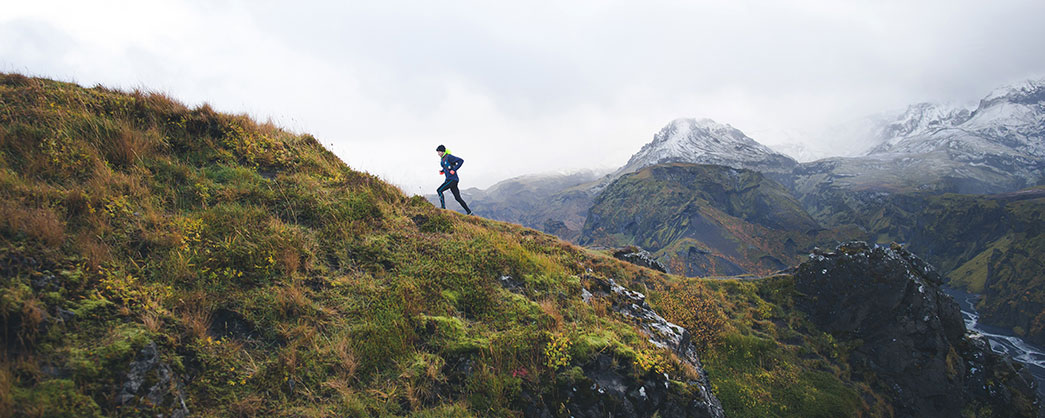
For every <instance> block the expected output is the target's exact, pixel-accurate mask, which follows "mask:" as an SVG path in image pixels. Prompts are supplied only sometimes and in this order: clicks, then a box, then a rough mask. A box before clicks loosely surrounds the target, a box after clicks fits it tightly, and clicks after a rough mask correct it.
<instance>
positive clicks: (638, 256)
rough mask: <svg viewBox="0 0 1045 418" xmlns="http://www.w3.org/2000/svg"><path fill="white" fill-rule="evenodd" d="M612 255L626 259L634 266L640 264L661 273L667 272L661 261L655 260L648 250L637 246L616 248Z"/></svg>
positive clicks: (622, 259) (619, 258)
mask: <svg viewBox="0 0 1045 418" xmlns="http://www.w3.org/2000/svg"><path fill="white" fill-rule="evenodd" d="M613 257H614V258H616V259H618V260H621V261H627V262H629V263H631V264H634V265H636V266H642V267H645V268H648V269H653V270H656V271H659V272H661V273H667V272H668V269H667V267H664V264H663V263H661V262H660V261H657V259H656V258H653V254H650V252H649V251H646V250H643V249H641V248H638V247H627V248H623V249H620V250H617V251H615V252H614V253H613Z"/></svg>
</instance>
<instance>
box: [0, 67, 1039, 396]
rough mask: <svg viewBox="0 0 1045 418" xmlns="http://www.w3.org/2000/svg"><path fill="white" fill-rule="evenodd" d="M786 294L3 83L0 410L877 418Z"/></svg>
mask: <svg viewBox="0 0 1045 418" xmlns="http://www.w3.org/2000/svg"><path fill="white" fill-rule="evenodd" d="M795 283H796V279H795V278H794V277H792V276H780V277H776V278H773V279H770V280H759V281H743V280H721V281H709V280H701V279H687V278H682V277H677V276H670V275H666V274H662V273H658V272H654V271H652V270H648V269H644V268H639V267H636V266H633V265H630V264H626V263H623V262H621V261H618V260H616V259H613V258H612V257H609V256H608V255H606V254H603V253H599V252H594V251H590V250H586V249H583V248H580V247H576V246H573V245H571V244H569V243H565V242H563V241H560V240H558V239H556V238H554V237H552V236H550V235H545V234H542V233H539V232H536V231H533V230H530V229H526V228H522V227H519V226H516V225H511V224H506V223H500V222H494V221H489V220H485V219H482V218H477V217H466V216H461V215H459V214H456V213H453V212H450V211H442V210H439V209H436V208H435V207H433V206H432V205H431V204H429V203H428V202H426V201H425V200H424V198H423V197H420V196H414V197H407V196H405V195H403V194H402V192H401V191H400V190H398V189H396V188H395V187H393V186H390V185H389V184H387V183H385V182H383V181H381V180H380V179H378V178H375V177H374V176H372V175H369V174H365V173H360V172H357V171H354V170H352V169H351V168H349V167H347V166H346V165H344V164H343V163H342V162H341V161H340V160H338V159H337V158H336V157H335V156H334V155H333V154H331V153H330V152H329V151H327V150H325V149H324V148H323V147H322V146H320V144H319V142H318V141H316V139H314V138H312V137H311V136H309V135H298V134H293V133H289V132H285V131H283V130H280V129H279V128H277V127H274V126H271V125H268V124H258V123H256V122H254V121H252V120H250V119H249V118H247V117H244V116H235V115H227V114H220V113H217V112H214V111H213V110H212V109H210V108H209V107H208V106H206V105H204V106H201V107H198V108H193V109H190V108H187V107H185V106H184V105H181V104H179V103H177V102H175V101H173V100H171V99H169V98H167V97H165V96H163V95H161V94H152V93H142V92H132V93H124V92H118V91H113V90H108V89H105V88H100V87H96V88H91V89H87V88H82V87H79V86H76V85H73V84H68V83H61V82H55V81H50V80H43V79H31V78H27V77H24V76H20V75H0V326H2V331H0V332H2V335H3V340H2V345H0V417H2V416H48V417H51V416H156V415H157V414H163V415H164V416H186V415H192V416H257V415H261V416H422V417H425V416H427V417H433V416H455V417H456V416H518V415H525V416H569V415H573V416H606V415H607V414H608V413H610V411H613V413H615V414H618V415H621V416H653V415H659V416H721V415H722V413H723V412H724V413H725V414H727V415H730V416H791V415H799V416H838V415H839V414H840V413H841V414H845V415H885V414H887V413H888V411H889V410H890V408H892V404H893V403H894V402H896V399H897V398H895V397H892V396H891V395H890V394H889V393H888V392H887V391H886V389H887V388H885V387H884V386H882V385H881V384H879V383H876V381H875V380H874V379H872V378H871V377H873V374H871V373H872V371H871V370H868V369H867V368H866V367H864V366H861V365H857V366H855V367H854V366H853V365H851V364H850V354H851V353H854V352H857V351H854V350H855V349H856V343H851V342H848V341H849V340H839V339H836V337H835V336H833V335H832V334H829V333H825V332H823V331H820V330H819V329H818V327H817V325H816V324H815V323H814V322H811V321H810V320H808V319H807V316H806V314H804V313H803V312H802V311H801V310H799V309H796V308H795V306H796V302H795V301H796V300H804V299H803V298H804V296H803V295H801V294H800V293H798V292H796V290H795ZM636 291H641V292H642V294H640V293H637V292H636ZM654 310H655V311H654ZM660 315H663V316H664V318H667V320H670V321H671V322H673V323H675V324H680V325H682V326H684V327H685V329H683V328H679V327H678V326H677V325H674V324H670V323H668V322H667V321H665V320H664V318H661V317H660ZM840 341H846V342H840ZM698 357H699V358H698ZM992 376H993V375H992ZM997 381H998V382H1005V381H1004V380H1000V379H999V380H997ZM1000 393H1003V394H1004V395H1005V396H1010V398H1007V399H1011V395H1009V394H1008V392H1006V391H1002V392H1000ZM999 396H1002V395H999ZM716 398H717V399H716ZM962 399H964V398H962ZM1015 399H1017V400H1020V401H1021V402H1022V400H1023V399H1024V398H1019V397H1017V398H1015ZM719 400H721V408H720V407H719ZM976 405H980V404H976Z"/></svg>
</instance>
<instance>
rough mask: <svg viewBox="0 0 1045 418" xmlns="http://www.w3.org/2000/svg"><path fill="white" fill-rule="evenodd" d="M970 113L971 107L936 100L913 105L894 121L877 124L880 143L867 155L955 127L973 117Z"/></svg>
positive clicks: (876, 140)
mask: <svg viewBox="0 0 1045 418" xmlns="http://www.w3.org/2000/svg"><path fill="white" fill-rule="evenodd" d="M969 115H970V112H969V110H968V109H964V108H960V107H953V106H948V105H940V104H934V103H918V104H913V105H911V106H908V107H907V110H906V111H904V112H903V113H902V114H900V115H899V116H897V117H896V118H895V119H894V120H892V121H889V122H885V123H882V124H880V125H879V126H877V127H875V129H874V132H873V141H874V142H876V143H877V144H878V145H876V146H875V147H874V148H872V149H871V150H870V151H868V152H867V154H878V153H882V152H889V151H890V150H892V149H893V147H895V146H896V145H897V144H898V143H900V142H903V140H904V139H907V138H910V137H915V136H923V135H931V134H933V133H935V132H937V131H939V130H942V129H948V128H954V127H956V126H958V125H961V124H962V123H964V122H965V121H967V120H969Z"/></svg>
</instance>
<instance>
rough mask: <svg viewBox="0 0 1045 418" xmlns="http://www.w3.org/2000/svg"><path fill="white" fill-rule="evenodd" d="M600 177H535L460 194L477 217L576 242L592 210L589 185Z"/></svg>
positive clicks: (432, 197)
mask: <svg viewBox="0 0 1045 418" xmlns="http://www.w3.org/2000/svg"><path fill="white" fill-rule="evenodd" d="M599 177H601V173H596V172H593V171H580V172H575V173H570V174H534V175H527V176H520V177H515V178H510V179H508V180H504V181H501V182H498V183H497V184H494V185H493V186H490V187H489V188H487V189H485V190H478V189H474V188H473V189H466V190H462V191H461V194H462V195H463V197H464V199H465V201H467V202H468V205H469V206H470V207H472V208H473V210H474V211H475V214H476V215H478V216H482V217H484V218H489V219H495V220H498V221H504V222H511V223H516V224H519V225H522V226H525V227H528V228H533V229H537V230H540V231H544V232H547V233H549V234H554V235H556V236H558V237H559V238H562V239H565V240H568V241H574V240H576V238H577V236H578V235H579V234H580V229H581V227H582V226H584V219H585V217H587V215H588V208H589V207H591V199H592V194H591V193H589V192H588V190H587V188H588V185H589V184H590V183H593V182H595V181H596V180H597V179H598V178H599ZM428 200H429V201H431V202H432V203H433V204H438V202H439V197H438V196H437V195H429V196H428ZM450 205H451V206H453V205H455V204H454V203H451V204H450Z"/></svg>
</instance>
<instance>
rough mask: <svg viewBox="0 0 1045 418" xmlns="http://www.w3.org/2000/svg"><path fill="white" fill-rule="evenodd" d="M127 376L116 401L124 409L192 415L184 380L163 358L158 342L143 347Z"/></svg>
mask: <svg viewBox="0 0 1045 418" xmlns="http://www.w3.org/2000/svg"><path fill="white" fill-rule="evenodd" d="M125 377H126V379H125V380H124V382H123V385H122V386H121V387H120V393H119V394H118V395H117V396H116V404H117V405H119V406H120V407H121V408H132V409H134V410H139V411H141V410H150V411H153V412H155V413H158V414H157V416H169V417H173V418H180V417H187V416H189V408H188V407H187V406H186V405H185V398H184V396H182V388H181V383H180V382H179V380H178V378H177V376H175V375H174V372H173V371H172V370H171V367H170V365H168V364H167V363H166V362H164V361H163V360H162V359H161V358H160V352H159V350H158V349H157V347H156V343H154V342H150V343H149V344H148V345H146V346H145V348H142V350H141V352H139V353H138V356H137V358H135V359H134V361H132V362H131V365H130V368H129V369H128V370H127V374H126V376H125Z"/></svg>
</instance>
